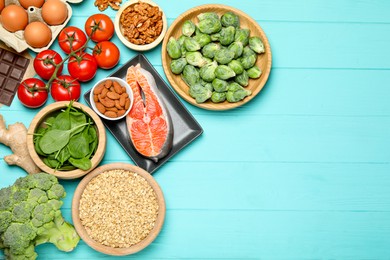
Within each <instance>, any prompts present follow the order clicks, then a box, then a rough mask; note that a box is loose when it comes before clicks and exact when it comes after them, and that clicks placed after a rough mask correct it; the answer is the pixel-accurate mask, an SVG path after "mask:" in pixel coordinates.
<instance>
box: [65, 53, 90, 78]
mask: <svg viewBox="0 0 390 260" xmlns="http://www.w3.org/2000/svg"><path fill="white" fill-rule="evenodd" d="M68 71H69V73H70V75H71V76H72V77H74V78H75V79H77V80H79V81H82V82H85V81H89V80H91V79H92V78H93V77H94V76H95V74H96V71H97V62H96V60H95V58H94V57H93V56H92V55H91V54H89V53H85V52H83V53H78V54H76V55H75V56H72V57H70V59H69V62H68Z"/></svg>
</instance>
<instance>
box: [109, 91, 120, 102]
mask: <svg viewBox="0 0 390 260" xmlns="http://www.w3.org/2000/svg"><path fill="white" fill-rule="evenodd" d="M107 97H108V98H109V99H112V100H115V99H119V98H120V97H121V96H120V95H119V94H118V93H115V92H112V91H110V92H108V93H107Z"/></svg>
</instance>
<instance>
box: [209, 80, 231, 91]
mask: <svg viewBox="0 0 390 260" xmlns="http://www.w3.org/2000/svg"><path fill="white" fill-rule="evenodd" d="M212 86H213V88H214V90H215V91H216V92H225V91H227V90H228V88H229V83H227V81H225V80H222V79H214V80H213V83H212Z"/></svg>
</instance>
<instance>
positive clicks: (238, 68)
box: [228, 60, 244, 75]
mask: <svg viewBox="0 0 390 260" xmlns="http://www.w3.org/2000/svg"><path fill="white" fill-rule="evenodd" d="M228 66H229V68H231V69H232V70H233V71H234V73H236V75H238V74H241V73H243V72H244V67H243V66H242V64H241V62H239V61H238V60H232V61H231V62H229V63H228Z"/></svg>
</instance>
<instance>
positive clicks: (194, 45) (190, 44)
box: [184, 37, 201, 51]
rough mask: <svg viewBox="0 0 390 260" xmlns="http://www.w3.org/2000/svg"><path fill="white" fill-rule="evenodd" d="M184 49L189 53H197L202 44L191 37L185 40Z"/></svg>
mask: <svg viewBox="0 0 390 260" xmlns="http://www.w3.org/2000/svg"><path fill="white" fill-rule="evenodd" d="M184 47H185V48H186V50H187V51H197V50H200V48H201V46H200V44H199V43H198V42H197V41H196V40H195V39H194V38H191V37H187V38H186V39H185V40H184Z"/></svg>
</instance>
